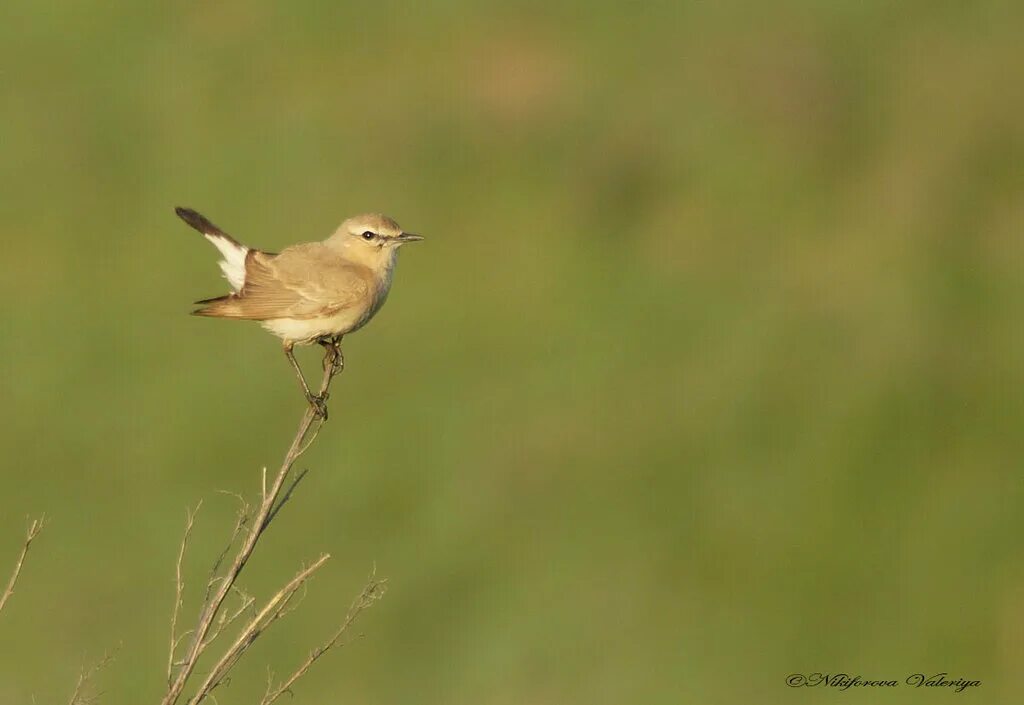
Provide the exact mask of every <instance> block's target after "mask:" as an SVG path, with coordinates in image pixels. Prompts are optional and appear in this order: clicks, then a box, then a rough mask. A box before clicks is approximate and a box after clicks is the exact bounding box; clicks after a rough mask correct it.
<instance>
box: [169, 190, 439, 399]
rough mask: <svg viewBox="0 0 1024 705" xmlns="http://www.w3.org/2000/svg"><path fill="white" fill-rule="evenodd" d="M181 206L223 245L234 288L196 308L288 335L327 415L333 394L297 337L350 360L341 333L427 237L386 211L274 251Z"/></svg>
mask: <svg viewBox="0 0 1024 705" xmlns="http://www.w3.org/2000/svg"><path fill="white" fill-rule="evenodd" d="M174 212H175V213H176V214H177V215H178V217H179V218H181V219H182V220H183V221H185V222H186V223H187V224H188V225H189V226H191V227H192V228H194V229H195V230H198V231H199V232H200V233H202V235H203V237H205V238H206V239H207V240H209V241H210V243H211V244H213V246H214V247H216V248H217V250H218V251H219V252H220V256H221V260H220V262H219V263H218V264H219V265H220V269H221V272H222V273H223V275H224V278H225V279H226V280H227V282H228V284H229V285H230V287H231V289H232V291H231V293H229V294H226V295H224V296H217V297H214V298H210V299H203V300H201V301H196V305H198V306H199V307H198V308H196V309H195V310H193V311H192V314H193V315H196V316H206V317H209V318H231V319H240V320H251V321H259V322H260V325H262V326H263V328H264V329H266V330H267V331H269V332H271V333H273V334H274V335H275V336H277V337H278V338H280V339H281V342H282V346H283V348H284V354H285V356H286V357H287V358H288V362H289V363H290V364H291V366H292V369H293V370H294V371H295V374H296V376H297V377H298V380H299V384H300V385H301V386H302V391H303V394H304V395H305V397H306V400H307V401H308V402H309V404H310V406H311V407H312V408H313V411H314V412H315V413H316V414H318V415H320V416H321V417H323V418H324V419H326V418H327V405H326V399H325V398H322V397H320V396H319V395H316V394H314V393H313V392H311V391H310V389H309V385H308V384H307V383H306V378H305V377H304V376H303V374H302V368H301V367H299V363H298V362H297V361H296V359H295V353H294V347H295V346H296V345H312V344H319V345H322V346H323V347H324V349H325V350H326V351H327V357H325V365H327V364H331V365H332V370H334V371H337V370H340V368H341V366H342V365H344V358H343V357H342V355H341V339H342V337H343V336H345V335H348V334H349V333H352V332H354V331H357V330H359V329H360V328H362V327H363V326H365V325H366V324H367V323H368V322H369V321H370V319H371V318H373V316H374V314H376V313H377V311H379V310H380V307H381V306H383V305H384V302H385V300H386V299H387V297H388V292H389V291H390V290H391V280H392V277H393V275H394V271H395V263H396V261H397V259H398V250H399V248H401V247H402V246H403V245H405V244H408V243H410V242H416V241H418V240H422V239H423V238H422V237H421V236H419V235H415V234H413V233H407V232H405V231H404V230H402V228H401V226H399V225H398V223H396V222H395V221H394V220H392V219H391V218H389V217H388V216H386V215H382V214H380V213H366V214H363V215H357V216H354V217H352V218H348V219H347V220H345V221H344V222H343V223H342V224H341V225H340V226H339V227H338V228H337V230H335V231H334V233H333V234H332V235H330V236H329V237H328V238H327V239H326V240H323V241H319V242H308V243H302V244H297V245H291V246H289V247H286V248H284V249H283V250H281V251H280V252H276V253H275V252H267V251H265V250H260V249H256V248H253V247H249V246H247V245H243V244H242V243H240V242H239V241H238V240H236V239H235V238H233V237H232V236H230V235H228V234H227V233H226V232H224V231H223V230H221V229H220V228H218V227H217V226H216V225H214V224H213V223H211V222H210V221H209V220H208V219H207V218H206V217H205V216H203V215H201V214H200V213H198V212H196V211H194V210H192V209H191V208H181V207H178V208H175V209H174Z"/></svg>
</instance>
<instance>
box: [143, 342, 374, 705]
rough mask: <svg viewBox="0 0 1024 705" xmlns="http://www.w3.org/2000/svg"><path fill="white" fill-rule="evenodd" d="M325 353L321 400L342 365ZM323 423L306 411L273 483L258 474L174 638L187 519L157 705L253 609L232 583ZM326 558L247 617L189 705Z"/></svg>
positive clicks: (172, 695)
mask: <svg viewBox="0 0 1024 705" xmlns="http://www.w3.org/2000/svg"><path fill="white" fill-rule="evenodd" d="M325 349H326V354H325V358H324V376H323V380H322V382H321V384H320V392H319V394H320V397H321V398H323V399H326V398H327V392H328V389H329V388H330V385H331V380H332V378H333V377H334V376H335V375H336V374H338V373H339V372H340V371H341V369H342V365H343V362H342V359H341V353H340V350H339V349H338V348H337V346H336V345H333V346H332V345H325ZM323 421H324V419H323V417H320V416H318V415H317V413H316V411H315V410H314V409H313V408H312V407H310V408H309V409H307V410H306V412H305V413H304V414H303V417H302V420H301V421H300V422H299V428H298V430H297V431H296V434H295V438H294V439H293V440H292V443H291V446H290V447H289V448H288V452H287V453H286V454H285V457H284V460H283V461H282V463H281V467H280V468H279V469H278V471H277V474H276V476H275V477H274V478H273V480H272V481H271V483H270V485H269V486H268V484H267V472H266V468H264V469H263V473H262V481H261V488H260V503H259V506H258V508H257V509H256V511H255V514H254V515H253V513H252V511H251V507H250V506H249V505H248V504H247V503H246V502H245V501H244V499H243V500H242V507H241V509H240V511H239V515H238V520H237V521H236V523H235V528H234V530H233V532H232V536H231V539H230V540H229V541H228V544H227V546H226V547H225V549H224V551H223V552H222V553H221V554H220V555H219V556H218V558H217V560H216V561H215V562H214V566H213V570H212V571H211V573H210V579H209V580H208V581H207V585H206V595H205V597H204V599H203V604H202V607H201V608H200V613H199V619H198V621H197V623H196V626H195V628H194V629H192V630H190V631H188V632H186V633H184V634H177V633H176V632H177V619H178V612H179V609H180V604H181V595H182V590H183V582H182V577H181V561H182V557H183V555H184V552H185V548H186V544H187V542H188V537H189V534H190V533H191V530H192V524H193V521H194V518H195V514H194V512H193V513H191V514H189V516H188V520H187V522H186V527H185V536H184V539H183V540H182V544H181V550H180V551H179V555H178V571H177V579H176V592H175V600H176V602H175V608H174V612H173V613H172V626H171V643H170V650H169V651H170V653H169V656H168V668H167V677H168V687H167V693H166V694H165V695H164V698H163V700H162V701H161V705H175V704H176V703H177V702H178V700H179V699H180V697H181V695H182V692H183V690H184V688H185V686H186V684H187V683H188V682H189V678H190V676H191V675H192V674H193V672H194V670H195V668H196V664H197V663H198V661H199V658H200V657H201V656H202V654H203V653H204V652H205V651H206V649H207V648H208V647H209V646H210V645H211V644H212V643H213V641H214V640H215V639H216V638H217V637H218V636H220V634H221V633H223V631H224V629H225V628H227V627H228V626H230V625H231V624H232V623H233V622H235V621H236V620H237V619H238V618H239V617H240V616H241V615H242V614H243V613H244V612H246V611H247V610H248V609H249V608H250V607H252V606H253V604H254V602H255V598H253V597H251V596H249V595H247V594H246V593H244V592H242V591H241V590H240V589H239V588H238V587H237V586H236V585H235V582H236V580H237V579H238V576H239V574H240V573H241V572H242V569H243V568H244V567H245V565H246V563H247V562H248V561H249V558H250V557H251V556H252V554H253V551H254V550H255V548H256V545H257V543H258V542H259V539H260V537H261V536H262V535H263V532H264V531H266V529H267V527H268V526H269V525H270V523H271V521H273V520H274V518H275V517H276V516H277V514H278V512H279V511H280V509H281V507H282V506H284V504H285V503H286V502H287V501H288V500H289V498H290V497H291V494H292V491H293V490H294V489H295V487H296V486H297V485H298V484H299V482H300V481H301V480H302V478H303V477H304V475H305V471H303V472H301V473H299V474H298V475H296V477H295V478H294V479H293V480H292V482H291V483H290V484H289V485H288V488H287V490H285V489H284V488H285V484H286V481H287V480H288V477H289V474H290V473H291V470H292V467H293V466H294V464H295V461H296V460H298V458H299V457H300V456H301V455H302V454H303V453H304V452H306V450H307V449H308V448H309V446H310V445H311V444H312V442H313V441H314V440H315V439H316V436H317V434H318V433H319V431H320V427H321V426H322V425H323ZM315 422H316V423H315ZM314 423H315V425H314ZM197 509H198V507H197ZM243 536H244V538H242V539H241V545H240V546H239V547H238V549H237V552H236V553H235V555H234V558H233V559H232V560H231V563H230V565H229V566H228V568H227V569H226V570H225V571H223V572H221V565H222V564H223V562H224V560H225V559H226V558H227V555H228V554H229V553H230V551H231V549H232V548H233V547H234V545H235V544H236V542H237V541H238V540H239V538H240V537H243ZM328 558H329V556H327V555H326V554H324V555H322V556H320V558H318V559H317V560H316V561H314V562H313V563H312V564H310V565H309V566H308V567H306V568H304V569H302V570H301V571H299V573H298V574H296V575H295V577H294V578H292V580H291V581H289V582H288V584H287V585H285V586H284V587H283V588H281V590H279V591H278V592H277V593H276V594H275V595H274V596H273V597H272V598H271V599H270V600H269V601H268V602H267V604H266V605H264V607H263V608H262V609H260V610H259V611H258V612H255V614H253V615H252V617H251V618H250V619H249V620H248V621H247V623H246V624H245V626H244V627H243V628H242V631H241V632H240V633H239V635H238V636H237V637H236V639H235V640H234V641H233V642H232V643H231V645H230V646H229V647H228V648H227V649H226V650H225V652H224V653H223V655H222V656H221V657H220V658H219V659H218V660H217V661H216V663H215V664H214V666H213V667H212V668H211V670H210V672H209V673H208V674H207V676H206V677H205V679H204V680H203V682H202V683H201V684H200V685H199V687H198V689H197V690H196V692H195V694H194V695H193V696H192V697H191V698H189V699H188V703H189V705H198V703H200V702H201V701H203V700H204V699H205V698H207V697H212V695H211V693H212V691H213V690H214V689H215V688H216V687H217V686H218V685H220V684H221V683H223V682H224V680H225V677H226V676H227V674H228V672H229V671H230V670H231V668H232V667H233V666H234V665H235V664H236V663H237V662H238V660H239V659H240V658H241V657H242V655H243V654H244V653H245V651H246V650H247V649H248V648H249V646H250V645H251V644H252V643H253V642H254V641H255V640H256V639H257V638H258V637H259V636H260V635H261V634H262V633H263V632H264V631H265V630H266V629H267V627H269V626H270V625H271V624H272V623H273V622H275V621H276V620H278V619H280V618H281V617H283V616H284V615H285V614H287V613H288V612H289V611H290V609H293V608H294V604H293V603H294V602H295V601H296V595H297V593H298V592H299V590H300V589H304V588H305V585H306V582H307V581H308V580H309V579H310V577H312V575H313V573H314V572H316V571H317V570H318V569H319V568H320V567H321V566H322V565H323V564H324V563H325V562H326V561H327V560H328ZM373 585H374V587H373V590H371V594H372V595H373V597H372V598H371V599H369V600H368V601H366V600H365V599H364V597H365V596H366V595H367V591H366V590H364V592H363V595H361V596H360V599H357V601H356V603H354V604H353V608H355V607H356V606H357V605H361V606H359V608H358V609H355V611H354V613H353V610H350V611H349V616H348V617H346V620H345V623H344V624H343V626H342V628H341V629H340V630H339V631H338V633H337V634H336V635H335V636H334V637H333V638H332V639H331V640H330V641H329V642H328V644H326V645H325V647H322V649H321V650H318V651H320V653H317V654H316V656H312V655H311V658H310V659H309V660H308V662H307V663H306V664H304V666H303V667H302V668H301V669H300V670H299V671H297V672H296V673H295V674H293V676H292V677H290V678H289V679H288V680H287V681H286V682H285V683H284V684H283V685H282V688H281V689H279V691H275V692H276V694H275V695H274V698H275V699H276V697H278V696H279V695H280V693H281V692H285V691H286V690H287V689H288V687H289V686H290V685H291V684H292V683H294V681H295V680H296V679H297V678H298V677H299V676H301V675H302V674H303V673H305V671H306V670H308V668H309V666H310V665H311V664H312V663H313V661H315V660H316V659H317V658H319V656H320V655H321V654H322V652H323V651H326V650H327V649H329V648H331V647H332V646H334V645H335V644H336V643H337V642H338V640H339V639H340V637H341V634H342V633H343V632H344V630H345V628H347V626H348V625H349V624H350V623H351V622H352V621H353V620H354V619H355V617H356V616H357V615H358V614H359V612H361V611H362V610H364V609H366V607H369V605H370V604H372V603H373V602H374V601H376V599H377V598H378V597H379V596H380V587H381V585H382V583H378V582H374V583H373ZM232 591H234V592H236V593H237V594H239V595H240V599H241V602H240V606H239V607H238V608H237V609H236V610H235V611H228V612H222V611H221V610H222V608H223V606H224V602H225V600H226V599H227V597H228V595H230V594H231V593H232ZM363 602H365V604H363ZM218 615H219V617H218ZM186 635H189V636H190V639H189V646H188V648H187V649H186V650H185V653H184V654H183V656H182V658H181V659H180V660H177V661H176V660H175V653H176V651H177V647H178V645H179V642H181V640H182V639H183V638H184V637H185V636H186ZM176 666H177V667H178V670H177V671H176V672H175V670H174V669H175V667H176ZM269 693H270V690H269V689H268V694H269Z"/></svg>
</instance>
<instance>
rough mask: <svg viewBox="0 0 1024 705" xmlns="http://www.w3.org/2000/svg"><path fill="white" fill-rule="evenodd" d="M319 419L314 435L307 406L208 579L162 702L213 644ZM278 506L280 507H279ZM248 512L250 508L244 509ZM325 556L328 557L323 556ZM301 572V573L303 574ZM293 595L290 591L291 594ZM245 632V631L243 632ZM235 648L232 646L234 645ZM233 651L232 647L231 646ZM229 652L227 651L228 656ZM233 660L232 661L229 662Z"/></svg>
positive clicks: (330, 361) (169, 700)
mask: <svg viewBox="0 0 1024 705" xmlns="http://www.w3.org/2000/svg"><path fill="white" fill-rule="evenodd" d="M337 357H338V353H336V352H332V351H331V350H327V352H326V355H325V364H324V375H323V380H322V381H321V384H320V392H319V395H320V397H321V398H325V396H326V394H327V392H328V389H329V388H330V385H331V379H332V378H333V376H334V374H336V373H337V366H336V365H335V364H334V362H335V360H336V359H337ZM318 419H319V423H318V424H317V426H316V431H314V434H313V437H315V435H316V432H318V431H319V428H320V426H322V425H323V419H322V418H321V417H320V416H318V415H317V413H316V411H315V410H314V409H313V408H312V407H310V408H307V409H306V411H305V413H304V414H303V415H302V419H301V421H300V422H299V427H298V430H297V431H296V433H295V437H294V439H293V440H292V443H291V445H290V446H289V448H288V452H287V453H286V454H285V457H284V460H283V461H282V462H281V467H280V468H279V469H278V471H277V475H276V476H275V477H274V479H273V482H272V483H271V485H270V487H269V488H268V487H266V483H265V482H263V483H262V487H261V498H260V499H261V501H260V505H259V508H258V509H257V511H256V515H255V517H254V518H253V521H252V524H251V525H250V526H249V530H248V533H247V535H246V537H245V539H244V540H243V541H242V545H241V546H240V547H239V549H238V552H237V553H236V554H235V556H234V558H233V559H232V561H231V565H230V566H229V567H228V569H227V571H226V572H225V573H224V574H223V575H221V576H218V577H216V578H214V577H211V579H210V581H209V582H208V583H207V593H206V597H205V599H204V601H203V606H202V608H201V610H200V613H199V619H198V621H197V623H196V626H195V629H193V630H192V634H191V640H190V642H189V646H188V649H187V650H186V652H185V654H184V656H183V658H182V660H181V667H180V668H179V670H178V672H177V673H176V674H175V675H174V678H173V679H172V680H171V682H170V685H169V686H168V689H167V693H166V694H165V695H164V698H163V700H161V705H175V703H177V702H178V699H179V698H180V697H181V694H182V691H183V690H184V689H185V685H186V683H187V682H188V680H189V677H190V676H191V675H192V673H193V671H194V670H195V668H196V664H197V663H198V661H199V657H200V656H201V655H202V653H203V651H204V650H205V649H206V648H207V647H208V646H209V645H210V642H211V639H210V638H209V637H210V630H211V628H213V627H214V625H215V623H216V618H217V613H218V612H219V611H220V609H221V607H222V606H223V604H224V600H225V599H226V598H227V596H228V595H229V594H230V592H231V589H232V587H233V586H234V584H235V581H236V580H237V579H238V576H239V574H240V573H241V572H242V570H243V569H244V568H245V565H246V563H248V561H249V558H250V557H251V556H252V554H253V551H254V550H255V549H256V544H257V543H258V542H259V540H260V537H261V536H262V535H263V532H264V531H266V529H267V527H268V526H269V525H270V522H271V520H272V519H273V518H274V517H275V516H276V513H277V512H276V508H275V506H276V505H277V500H278V497H279V496H280V495H281V491H282V488H283V487H284V485H285V481H286V480H287V479H288V475H289V473H290V471H291V469H292V466H293V465H294V464H295V461H296V460H298V458H299V457H300V456H301V455H302V454H303V453H304V452H305V451H306V450H307V448H308V447H309V446H308V445H306V444H304V441H305V440H306V438H307V435H308V434H309V432H310V429H311V428H312V427H313V424H314V422H315V421H317V420H318ZM286 498H287V497H286ZM277 508H279V507H277ZM244 513H245V514H246V515H247V514H248V512H247V511H246V512H244ZM247 520H248V517H247V516H245V517H243V516H240V517H239V521H238V522H237V524H236V527H235V532H234V534H233V536H232V540H231V542H230V543H229V548H228V549H225V552H224V554H223V555H222V556H221V558H219V559H218V561H217V562H216V563H215V566H214V573H216V572H217V571H218V569H219V567H220V564H221V562H222V561H223V559H224V557H226V555H227V552H228V551H229V550H230V546H231V545H233V544H234V540H235V538H237V537H238V536H239V535H240V533H241V531H242V528H243V527H244V526H245V524H247V523H248V521H247ZM323 560H326V558H324V559H323ZM300 575H301V574H300ZM289 599H290V595H289ZM250 624H252V623H250ZM243 633H244V632H243ZM232 648H233V647H232ZM229 653H230V649H229ZM226 656H227V654H225V657H226ZM230 663H232V664H233V661H232V662H230ZM229 667H230V666H229ZM215 675H217V673H216V669H215V670H214V671H213V672H211V673H210V675H209V676H208V677H207V679H206V683H213V682H217V683H219V682H220V680H221V679H222V678H223V674H220V676H219V677H217V678H213V677H214V676H215ZM209 689H210V688H206V692H204V689H203V687H201V688H200V689H199V691H197V693H196V695H195V696H194V697H193V699H192V700H191V701H190V702H193V703H197V702H199V700H201V699H202V698H203V697H205V695H206V693H208V691H209Z"/></svg>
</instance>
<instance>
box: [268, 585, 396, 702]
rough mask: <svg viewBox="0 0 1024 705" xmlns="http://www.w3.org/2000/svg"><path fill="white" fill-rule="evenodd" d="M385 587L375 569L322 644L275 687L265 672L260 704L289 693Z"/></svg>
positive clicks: (336, 643) (381, 595)
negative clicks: (334, 629)
mask: <svg viewBox="0 0 1024 705" xmlns="http://www.w3.org/2000/svg"><path fill="white" fill-rule="evenodd" d="M386 587H387V580H377V576H376V571H374V573H373V574H371V575H370V580H369V582H367V584H366V587H364V588H363V591H362V592H361V593H360V594H359V596H358V597H357V598H356V599H355V600H354V601H353V602H352V605H351V606H350V607H349V608H348V613H347V614H346V615H345V619H344V621H342V623H341V626H340V627H338V629H337V631H335V632H334V634H333V635H332V636H331V638H330V639H328V640H327V641H326V642H325V643H324V644H322V645H321V646H319V647H317V648H316V649H314V650H313V651H311V652H309V656H307V657H306V660H305V661H303V662H302V665H301V666H299V667H298V668H297V669H295V671H294V672H293V673H292V674H291V675H290V676H288V678H286V679H285V680H283V681H282V682H281V684H280V685H279V686H277V687H276V688H274V687H273V674H271V673H270V672H269V671H268V673H267V692H266V693H265V694H264V695H263V699H262V700H260V705H270V704H271V703H273V702H274V701H275V700H277V699H278V698H279V697H281V696H282V695H284V694H285V693H290V692H291V688H292V685H294V683H295V681H297V680H298V679H299V678H301V677H302V676H304V675H305V674H306V671H308V670H309V669H310V667H311V666H312V665H313V664H314V663H316V661H317V659H319V658H320V657H321V656H323V655H324V654H325V653H327V652H328V651H330V650H331V649H333V648H334V647H335V646H338V644H339V643H340V642H341V637H342V636H344V634H345V632H346V631H348V628H349V627H350V626H351V625H352V623H353V622H355V621H356V619H357V618H358V617H359V615H360V614H361V613H362V612H363V611H364V610H366V609H367V608H369V607H370V606H371V605H372V604H373V603H374V602H376V601H377V600H379V599H380V598H382V597H383V596H384V591H385V589H386Z"/></svg>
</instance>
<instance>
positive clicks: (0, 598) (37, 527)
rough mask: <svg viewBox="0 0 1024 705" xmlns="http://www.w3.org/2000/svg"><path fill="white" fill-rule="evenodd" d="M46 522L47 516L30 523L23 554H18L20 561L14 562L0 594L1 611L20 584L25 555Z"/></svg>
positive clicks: (22, 547) (22, 548) (22, 549)
mask: <svg viewBox="0 0 1024 705" xmlns="http://www.w3.org/2000/svg"><path fill="white" fill-rule="evenodd" d="M45 524H46V517H45V516H41V517H39V518H38V519H33V520H32V523H31V524H29V527H28V531H26V532H25V543H24V544H22V546H21V554H20V555H19V556H18V561H17V562H16V563H15V564H14V572H13V573H11V579H10V580H8V581H7V587H6V588H5V589H4V592H3V594H2V595H0V612H2V611H3V609H4V606H5V605H6V604H7V601H8V600H9V599H11V595H13V594H14V586H15V585H17V584H18V576H20V575H21V568H22V566H24V565H25V556H27V555H28V549H29V546H31V545H32V542H33V541H34V540H35V538H36V536H38V535H39V532H40V531H42V530H43V526H44V525H45Z"/></svg>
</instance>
